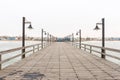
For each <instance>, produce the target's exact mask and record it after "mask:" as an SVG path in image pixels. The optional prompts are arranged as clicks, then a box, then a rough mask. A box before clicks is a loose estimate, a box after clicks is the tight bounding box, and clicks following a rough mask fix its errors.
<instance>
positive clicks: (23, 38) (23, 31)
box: [22, 17, 32, 59]
mask: <svg viewBox="0 0 120 80" xmlns="http://www.w3.org/2000/svg"><path fill="white" fill-rule="evenodd" d="M22 24H23V25H22V27H23V29H22V47H23V48H24V49H22V54H23V53H24V52H25V24H30V25H29V27H28V28H29V29H32V26H31V22H28V21H25V17H23V18H22ZM23 58H25V54H23V55H22V59H23Z"/></svg>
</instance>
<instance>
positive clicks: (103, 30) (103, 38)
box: [94, 18, 105, 59]
mask: <svg viewBox="0 0 120 80" xmlns="http://www.w3.org/2000/svg"><path fill="white" fill-rule="evenodd" d="M98 25H102V51H101V52H102V54H101V58H104V59H105V55H104V54H105V50H104V49H103V48H104V47H105V19H104V18H102V23H96V27H95V28H94V30H99V29H100V28H99V27H98Z"/></svg>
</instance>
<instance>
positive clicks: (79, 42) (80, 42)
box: [76, 29, 81, 49]
mask: <svg viewBox="0 0 120 80" xmlns="http://www.w3.org/2000/svg"><path fill="white" fill-rule="evenodd" d="M78 34H79V48H80V49H81V29H79V32H77V33H76V35H78Z"/></svg>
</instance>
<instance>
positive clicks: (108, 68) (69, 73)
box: [0, 42, 120, 80]
mask: <svg viewBox="0 0 120 80" xmlns="http://www.w3.org/2000/svg"><path fill="white" fill-rule="evenodd" d="M33 46H34V48H33V50H31V51H32V52H33V54H31V55H30V56H29V57H26V58H24V59H22V60H20V61H18V62H16V63H14V64H12V65H9V66H7V67H6V68H3V69H1V70H0V80H120V66H119V65H118V64H115V63H113V62H110V61H108V60H106V59H102V58H100V57H98V56H96V55H94V54H91V53H89V52H87V51H84V50H85V49H79V48H75V47H74V46H72V45H71V44H70V43H67V42H54V43H52V44H51V45H49V46H47V47H45V48H43V49H41V50H40V49H39V45H38V44H37V46H38V47H35V45H32V46H27V47H25V48H28V47H33ZM86 46H87V45H86ZM88 46H90V45H88ZM93 47H96V46H93ZM21 49H23V48H17V49H14V50H12V51H15V50H21ZM35 49H36V50H37V51H35ZM86 49H87V48H86ZM114 51H115V50H114ZM8 52H11V50H9V51H6V52H1V55H2V54H6V53H8ZM90 52H92V51H90ZM25 54H26V53H25ZM18 56H21V55H17V56H14V57H12V58H15V57H18ZM12 58H10V59H12ZM10 59H7V60H6V61H8V60H10ZM6 61H5V60H4V61H1V62H0V64H2V63H4V62H6Z"/></svg>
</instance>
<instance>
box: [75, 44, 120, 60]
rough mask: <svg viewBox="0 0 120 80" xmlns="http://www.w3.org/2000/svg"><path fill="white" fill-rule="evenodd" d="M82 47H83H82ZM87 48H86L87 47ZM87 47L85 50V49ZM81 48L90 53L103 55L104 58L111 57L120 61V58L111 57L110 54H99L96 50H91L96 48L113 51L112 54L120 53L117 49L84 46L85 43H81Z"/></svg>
mask: <svg viewBox="0 0 120 80" xmlns="http://www.w3.org/2000/svg"><path fill="white" fill-rule="evenodd" d="M78 44H79V43H76V44H75V45H78ZM82 45H83V46H82ZM87 46H88V47H87ZM86 47H87V48H86ZM81 48H83V49H84V50H89V51H90V53H92V52H96V53H100V54H103V55H105V56H109V57H112V58H114V59H118V60H120V57H117V56H113V55H110V54H106V53H102V52H99V51H97V50H93V48H98V49H101V50H102V49H104V50H105V51H113V52H117V53H120V50H119V49H114V48H108V47H100V46H96V45H90V44H85V43H81Z"/></svg>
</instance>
